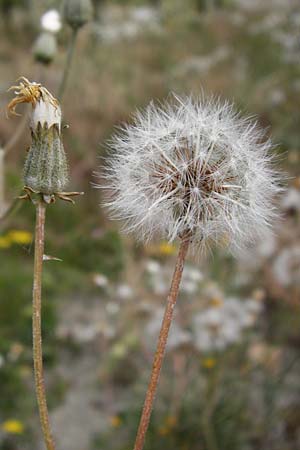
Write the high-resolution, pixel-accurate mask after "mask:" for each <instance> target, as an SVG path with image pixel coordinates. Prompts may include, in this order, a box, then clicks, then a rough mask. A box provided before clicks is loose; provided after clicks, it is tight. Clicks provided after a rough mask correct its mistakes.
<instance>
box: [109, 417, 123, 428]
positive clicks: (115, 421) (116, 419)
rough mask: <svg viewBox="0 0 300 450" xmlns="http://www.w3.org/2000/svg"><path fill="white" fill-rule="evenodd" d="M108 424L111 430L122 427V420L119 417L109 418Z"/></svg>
mask: <svg viewBox="0 0 300 450" xmlns="http://www.w3.org/2000/svg"><path fill="white" fill-rule="evenodd" d="M110 424H111V426H112V427H113V428H119V427H120V426H121V425H122V419H121V417H120V416H112V417H111V418H110Z"/></svg>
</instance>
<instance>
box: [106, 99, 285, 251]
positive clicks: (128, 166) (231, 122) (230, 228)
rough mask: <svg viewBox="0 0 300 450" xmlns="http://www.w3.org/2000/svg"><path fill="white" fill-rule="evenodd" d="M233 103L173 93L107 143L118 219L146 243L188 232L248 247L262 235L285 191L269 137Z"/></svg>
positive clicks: (111, 202) (199, 241)
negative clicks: (239, 111)
mask: <svg viewBox="0 0 300 450" xmlns="http://www.w3.org/2000/svg"><path fill="white" fill-rule="evenodd" d="M264 134H265V133H264V131H263V130H261V129H260V128H259V127H258V126H257V124H256V122H255V121H253V120H252V119H251V118H250V119H249V118H243V117H241V116H240V114H239V113H237V112H236V111H235V109H234V107H233V105H232V104H230V103H228V102H225V103H222V102H221V101H220V100H216V99H213V98H208V99H204V98H203V97H201V98H192V97H179V96H177V95H173V96H172V98H171V100H170V101H169V102H166V103H165V104H159V105H156V104H154V103H153V102H151V103H150V104H149V106H148V107H147V108H146V109H145V110H144V111H137V112H136V114H135V116H134V119H133V122H132V124H129V125H125V126H124V127H123V128H122V129H121V130H120V131H119V132H118V133H116V134H115V135H114V136H113V138H112V139H111V141H110V142H109V147H110V156H109V157H108V164H107V168H106V170H105V173H104V180H105V182H106V183H105V185H104V186H100V187H103V188H105V189H107V193H108V199H107V201H106V206H107V207H108V208H109V209H110V211H111V215H112V218H116V219H121V220H122V221H124V228H125V230H126V231H128V232H136V234H137V236H138V237H139V238H140V239H141V240H146V241H147V240H149V239H151V238H153V237H155V236H158V237H160V238H166V239H168V240H169V241H173V240H174V239H176V238H178V237H179V238H180V237H182V236H183V235H184V234H185V233H189V234H190V236H191V237H192V240H193V242H194V244H195V247H196V248H198V249H203V248H204V247H206V246H207V245H209V244H210V243H212V242H215V243H222V244H226V245H228V246H229V247H230V248H231V249H232V250H236V249H242V248H245V247H247V245H248V244H249V243H251V242H253V241H255V240H256V239H257V238H258V237H259V236H261V235H264V233H265V232H266V230H267V229H268V228H269V226H270V224H271V223H272V221H273V220H274V218H275V217H276V208H275V207H274V198H275V197H276V195H277V194H278V193H279V192H280V191H281V187H280V178H281V177H280V175H279V174H278V173H277V172H276V171H275V170H274V169H273V160H274V154H273V155H272V152H271V150H272V144H271V142H270V140H269V139H265V138H264Z"/></svg>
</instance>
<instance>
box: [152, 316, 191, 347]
mask: <svg viewBox="0 0 300 450" xmlns="http://www.w3.org/2000/svg"><path fill="white" fill-rule="evenodd" d="M163 315H164V310H163V308H158V309H156V310H155V311H154V312H153V314H152V316H151V317H150V319H149V321H148V323H147V325H146V327H145V335H146V339H147V343H148V345H150V347H152V346H153V347H154V346H155V343H156V336H157V333H158V332H159V330H160V326H161V322H162V319H163ZM191 341H192V335H191V333H190V332H188V331H186V330H184V329H183V328H182V327H181V326H180V325H179V324H178V323H177V322H175V321H174V322H173V323H172V325H171V329H170V335H169V339H168V344H167V350H169V351H171V350H174V349H175V348H178V347H181V346H183V345H187V344H189V343H190V342H191Z"/></svg>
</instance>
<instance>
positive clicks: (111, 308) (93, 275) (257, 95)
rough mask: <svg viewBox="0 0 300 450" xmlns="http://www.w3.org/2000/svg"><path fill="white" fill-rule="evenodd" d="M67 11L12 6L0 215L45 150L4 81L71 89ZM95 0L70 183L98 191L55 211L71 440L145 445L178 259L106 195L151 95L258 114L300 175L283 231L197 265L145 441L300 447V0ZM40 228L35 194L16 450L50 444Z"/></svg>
mask: <svg viewBox="0 0 300 450" xmlns="http://www.w3.org/2000/svg"><path fill="white" fill-rule="evenodd" d="M61 3H62V2H60V1H55V0H49V1H47V0H1V1H0V8H1V30H0V63H1V75H0V91H1V97H0V103H1V110H2V114H1V121H0V144H1V146H2V147H3V148H4V149H5V148H6V146H7V145H8V144H9V146H10V148H9V152H6V154H5V158H4V161H5V165H4V164H3V166H4V169H5V171H4V187H5V189H4V199H3V198H1V195H0V203H1V204H0V212H1V213H2V214H3V212H4V211H5V209H6V208H9V206H10V205H11V203H12V202H13V200H14V198H15V197H16V196H17V195H18V194H19V193H20V191H21V189H22V176H21V174H22V164H23V161H24V157H25V153H26V148H27V147H28V145H29V144H30V133H29V129H28V128H26V127H24V126H23V125H22V120H23V122H24V119H22V117H19V118H12V119H10V120H8V119H7V118H6V116H5V112H4V111H5V106H6V104H7V103H8V101H9V100H10V99H11V95H10V94H8V93H7V89H8V88H9V87H10V86H11V85H13V84H15V80H16V79H17V78H18V77H19V76H26V77H27V78H28V79H30V80H34V81H37V82H41V83H43V84H44V85H45V86H46V87H47V88H48V89H49V90H50V91H51V92H52V93H53V94H54V95H57V93H58V90H59V86H60V85H61V81H62V77H63V73H64V70H65V65H66V59H67V53H68V47H69V46H70V40H71V38H72V30H71V28H70V27H69V26H68V25H67V24H65V23H62V27H61V29H60V30H58V29H57V30H55V32H54V30H53V29H52V31H50V32H49V19H48V21H47V19H45V18H44V22H43V26H42V25H41V17H43V15H44V14H45V13H46V12H47V11H49V10H52V9H53V8H54V9H57V10H58V11H59V12H61V10H62V5H61ZM93 8H94V9H93V17H91V20H90V21H89V22H88V23H87V24H86V25H85V26H84V27H82V28H80V30H79V32H78V35H77V39H76V43H75V52H74V57H73V60H72V65H71V69H70V74H69V77H68V80H67V84H66V89H65V92H64V97H63V100H62V108H63V115H64V121H65V124H66V125H69V127H68V128H65V130H64V142H65V147H66V150H67V153H68V157H69V162H70V169H71V173H72V178H71V186H70V189H71V190H79V191H84V192H85V195H84V197H82V198H80V199H79V200H77V202H76V205H75V206H72V205H69V204H65V203H61V202H57V203H56V204H55V205H53V206H51V207H49V208H48V223H47V242H46V253H47V254H49V255H53V256H55V257H59V258H61V259H62V260H63V262H57V261H49V262H47V263H45V270H44V279H43V282H44V299H43V302H44V303H43V308H44V309H43V321H44V322H43V324H44V328H43V334H44V351H45V363H46V375H47V380H46V381H47V389H48V399H49V406H50V408H51V420H52V423H53V427H54V433H55V436H56V440H57V442H58V448H62V449H64V450H100V449H104V448H105V449H106V450H109V449H112V450H113V449H114V450H129V449H131V448H132V445H133V441H134V434H135V431H136V427H137V423H138V415H139V412H140V409H141V405H142V401H143V396H144V392H145V388H146V383H147V380H148V376H149V372H150V367H151V358H152V354H153V350H154V347H155V343H156V339H157V334H158V329H159V324H160V320H161V317H162V306H163V304H164V300H165V297H166V294H167V291H168V285H169V281H170V276H171V271H172V266H173V264H174V255H175V253H176V246H173V245H169V244H168V243H166V242H154V243H152V244H151V245H148V246H142V245H141V244H137V243H136V242H134V241H133V240H132V238H127V237H124V236H122V235H121V234H120V232H119V224H115V223H112V222H110V221H109V220H108V219H107V217H106V214H105V211H103V210H102V209H101V207H100V201H101V199H100V193H99V191H97V190H95V189H94V188H93V186H92V183H93V182H96V181H97V179H96V177H95V172H100V174H101V165H102V164H103V160H102V159H101V158H100V157H101V156H105V152H106V149H105V144H104V143H105V140H106V139H108V138H109V137H110V135H111V133H112V132H113V130H114V127H115V126H117V125H119V124H120V123H121V122H123V121H130V117H131V114H132V112H133V111H134V110H135V109H136V108H139V107H143V106H144V105H146V104H147V103H148V102H149V101H150V100H151V99H153V98H154V99H159V100H160V99H163V98H165V97H166V96H167V95H168V94H169V93H170V91H175V92H178V93H187V94H189V93H196V94H197V93H201V92H202V91H204V92H205V93H213V94H215V95H219V96H221V97H222V98H229V99H231V100H233V101H234V102H235V103H236V104H237V105H238V107H239V108H241V110H242V111H246V112H248V113H250V114H252V115H257V117H258V121H259V122H260V123H261V125H263V126H264V127H267V128H268V133H270V134H272V137H273V140H274V142H275V143H276V144H277V146H276V149H275V151H276V152H277V153H278V156H279V158H278V167H279V168H281V169H283V170H284V171H286V172H287V173H288V175H289V179H288V182H287V190H286V192H285V194H284V196H283V197H282V199H281V200H280V210H281V213H282V220H281V222H280V223H279V224H278V225H277V226H276V230H275V235H274V236H271V235H270V237H269V238H268V239H266V240H265V241H264V242H261V243H259V244H258V245H257V246H256V247H255V248H254V249H253V250H252V251H251V252H250V253H249V255H247V257H243V258H242V259H241V260H238V261H236V260H233V259H232V257H231V256H230V255H228V254H227V253H226V252H225V251H222V250H218V251H217V250H213V252H212V254H210V255H208V257H207V258H205V259H202V260H200V261H199V260H196V259H195V258H192V257H191V258H190V259H189V261H188V264H187V267H186V269H185V275H184V280H183V284H182V289H181V293H180V298H179V302H178V308H177V313H176V318H175V323H174V325H173V328H172V331H171V336H170V343H169V348H168V353H167V358H166V362H165V366H164V370H163V374H162V378H161V385H160V388H159V396H158V398H157V402H156V407H155V411H154V415H153V421H152V424H151V429H150V432H149V435H148V439H147V445H146V449H148V450H150V449H154V448H155V449H156V450H160V449H161V450H162V449H163V450H175V449H176V450H177V449H178V450H235V449H236V450H252V449H253V450H258V449H261V450H265V449H268V450H297V449H299V448H300V377H299V369H300V361H299V356H300V355H299V348H300V311H299V309H300V308H299V306H300V303H299V300H300V298H299V294H300V232H299V231H300V230H299V212H300V174H299V167H300V157H299V155H300V153H299V152H300V147H299V133H300V128H299V127H300V118H299V117H300V116H299V95H300V6H299V2H298V1H296V0H295V1H293V0H265V1H263V2H262V1H259V0H251V1H247V0H185V1H182V0H152V1H146V0H136V1H134V0H132V1H130V0H94V1H93ZM45 24H46V25H45ZM45 27H46V29H47V30H46V31H45ZM51 27H52V28H53V24H52V25H51V20H50V28H51ZM43 28H44V29H43ZM54 28H55V27H54ZM57 28H59V27H57ZM41 33H42V34H43V38H41ZM19 111H20V112H21V113H23V115H24V114H26V110H25V109H23V110H22V107H20V109H19ZM17 133H18V134H19V139H18V140H15V142H11V139H12V137H13V136H15V135H16V134H17ZM3 156H4V155H3V151H2V150H1V149H0V160H1V158H2V157H3ZM2 159H3V158H2ZM0 165H1V161H0ZM0 183H1V174H0ZM0 191H1V188H0ZM1 192H2V191H1ZM33 218H34V208H33V206H32V205H31V204H29V203H25V202H24V203H23V204H21V205H20V207H19V209H18V210H17V211H13V213H12V214H10V215H9V216H8V217H7V218H5V220H1V221H0V257H1V265H0V389H1V393H0V449H1V450H29V449H34V450H40V449H42V448H43V445H42V441H41V436H40V431H39V424H38V417H37V408H36V402H35V397H34V390H33V380H32V378H33V377H32V362H31V284H32V263H33V261H32V260H33V248H32V245H33V243H32V239H33V236H32V232H33V227H34V222H33Z"/></svg>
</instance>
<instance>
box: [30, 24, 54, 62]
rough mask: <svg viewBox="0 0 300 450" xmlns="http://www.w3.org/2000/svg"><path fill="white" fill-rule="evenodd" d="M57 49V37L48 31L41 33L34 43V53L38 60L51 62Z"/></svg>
mask: <svg viewBox="0 0 300 450" xmlns="http://www.w3.org/2000/svg"><path fill="white" fill-rule="evenodd" d="M56 51H57V43H56V38H55V36H54V35H53V34H52V33H49V32H47V31H45V32H43V33H41V34H40V35H39V36H38V38H37V40H36V41H35V43H34V45H33V55H34V58H35V59H36V61H38V62H40V63H42V64H50V63H51V62H52V61H53V58H54V56H55V54H56Z"/></svg>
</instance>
